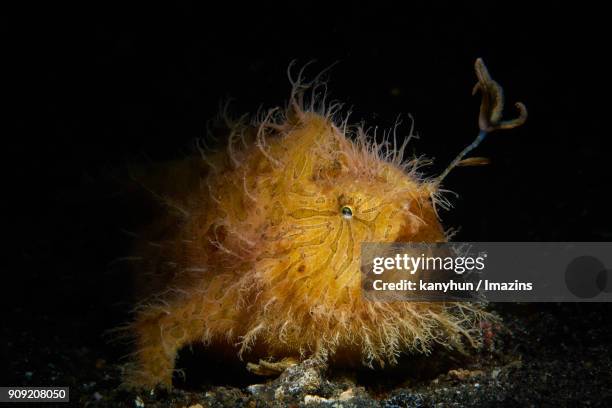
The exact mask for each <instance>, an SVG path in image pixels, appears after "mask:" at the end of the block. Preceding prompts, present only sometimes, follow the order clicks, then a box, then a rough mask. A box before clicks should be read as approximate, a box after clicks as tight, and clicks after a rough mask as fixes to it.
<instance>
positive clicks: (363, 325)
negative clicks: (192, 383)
mask: <svg viewBox="0 0 612 408" xmlns="http://www.w3.org/2000/svg"><path fill="white" fill-rule="evenodd" d="M475 69H476V76H477V79H478V81H477V83H476V85H475V87H474V89H473V92H474V93H480V95H481V98H482V102H481V105H480V114H479V120H478V124H479V129H480V132H479V133H478V136H477V137H476V139H475V140H474V141H473V142H472V143H471V144H470V145H468V146H467V147H466V148H465V149H464V150H463V151H462V152H461V153H460V154H459V155H458V156H457V157H456V158H455V159H454V160H453V161H452V162H451V163H450V164H449V166H448V167H447V168H446V170H444V171H443V172H442V174H440V175H439V176H437V177H433V178H427V177H424V176H423V175H422V174H421V172H420V170H419V169H420V167H421V166H422V165H423V160H422V159H419V158H412V159H409V160H405V159H404V153H405V148H406V146H407V143H408V141H409V140H410V138H411V136H412V129H411V134H410V135H409V136H408V137H406V138H404V139H403V142H401V143H400V142H398V138H397V136H396V132H395V129H393V130H392V131H390V132H388V133H386V134H385V137H384V140H383V141H382V142H380V141H377V140H376V138H375V137H371V136H369V135H367V132H366V131H365V130H364V129H363V127H360V126H350V125H349V124H348V116H346V117H345V118H344V119H342V118H340V119H339V117H340V111H341V107H342V105H341V104H340V103H337V102H327V101H326V92H325V90H326V85H325V83H324V82H323V81H321V80H320V76H319V77H317V78H315V80H313V81H311V82H306V81H305V80H304V78H303V71H304V69H302V70H301V71H299V73H298V74H297V75H293V73H292V64H291V65H290V66H289V69H288V76H289V81H290V83H291V86H292V88H291V94H290V98H289V101H288V103H287V105H286V106H285V107H284V108H282V109H281V108H274V109H270V110H268V111H265V112H263V113H261V112H260V113H259V114H258V115H255V117H253V118H249V117H248V116H247V115H245V116H242V117H241V118H239V119H237V120H233V119H230V118H229V117H228V116H227V115H226V114H225V113H222V114H221V115H220V116H221V118H222V119H223V120H224V127H225V132H224V134H223V141H224V142H223V144H222V145H223V146H222V147H221V148H218V149H217V150H214V149H210V148H209V147H208V145H209V144H210V143H211V140H210V139H209V140H200V141H198V143H196V145H197V149H194V154H193V155H191V156H189V157H185V158H184V159H181V160H177V161H174V162H171V163H168V164H167V165H165V166H163V168H162V167H160V168H155V169H152V170H150V171H148V172H144V173H142V174H139V175H135V176H134V177H133V178H134V180H135V181H137V182H138V183H139V184H140V185H142V186H144V187H145V188H146V190H147V191H148V192H150V193H151V197H152V201H154V203H155V205H157V206H158V207H159V209H160V211H159V213H158V214H157V215H156V216H155V217H154V221H153V222H151V223H150V224H149V225H147V226H146V228H144V229H143V230H142V231H141V232H140V234H139V235H138V238H137V239H136V240H135V244H134V249H133V252H134V257H133V258H134V259H138V260H139V261H138V262H134V268H135V270H136V271H135V272H136V275H137V283H138V291H139V293H140V294H139V299H138V300H139V302H138V304H137V306H136V307H135V309H134V318H133V320H132V321H131V322H130V323H128V324H127V325H126V326H125V327H124V329H125V331H126V332H127V333H129V335H130V336H132V337H133V338H134V345H135V348H136V349H135V352H134V354H133V358H132V361H131V362H130V363H129V364H127V365H126V368H125V377H124V383H125V384H126V385H128V386H134V387H149V388H151V387H156V386H161V387H172V376H173V372H174V370H175V360H176V357H177V352H178V351H179V350H180V349H181V348H183V347H185V346H188V345H190V344H194V343H202V344H204V345H205V346H206V347H209V348H211V349H212V350H219V351H220V352H229V353H230V354H231V355H234V356H238V357H239V358H241V359H242V360H244V361H245V363H248V364H247V368H248V369H249V370H251V371H253V372H255V373H259V374H269V373H270V372H273V371H274V370H275V369H278V368H279V367H283V366H284V365H287V364H292V363H294V362H300V361H304V360H307V359H311V360H312V361H318V362H320V363H321V364H328V365H334V364H348V365H351V364H363V365H366V366H374V365H377V366H383V365H385V364H394V363H397V361H398V356H399V355H400V354H401V353H428V352H429V351H430V350H431V348H432V347H433V346H434V345H436V344H441V345H443V346H446V347H449V348H455V349H463V348H464V347H466V346H468V347H474V348H478V347H479V346H480V345H481V343H482V333H481V323H482V321H483V320H487V319H492V318H494V317H493V316H492V315H491V314H490V313H489V312H487V311H486V310H485V308H484V306H482V305H479V304H470V303H452V302H451V303H443V302H432V303H428V302H391V303H382V302H381V303H377V302H369V301H367V300H366V299H365V298H364V297H363V296H362V294H361V285H360V259H359V254H360V245H361V243H362V242H444V241H447V240H448V236H447V235H446V233H445V230H444V228H443V227H442V224H441V222H440V220H439V218H438V215H437V212H436V207H437V206H444V205H445V204H447V202H446V201H445V199H444V198H443V197H442V191H443V190H442V189H441V183H442V181H443V180H444V179H445V177H446V176H447V175H448V174H449V172H450V171H451V170H452V169H454V168H455V167H457V166H462V165H478V164H483V163H484V160H483V159H481V158H467V155H468V154H469V153H470V152H471V151H472V150H473V149H474V148H476V147H477V146H478V145H479V144H480V143H481V142H482V140H483V139H484V138H485V137H486V136H487V135H488V134H490V133H491V132H494V131H496V130H503V129H511V128H514V127H517V126H520V125H521V124H523V123H524V122H525V120H526V116H527V111H526V108H525V106H524V105H523V104H521V103H517V104H516V108H517V109H518V112H519V114H518V117H517V118H516V119H513V120H503V119H502V110H503V104H504V98H503V93H502V88H501V87H500V86H499V84H497V83H496V82H495V81H494V80H493V79H491V76H490V75H489V73H488V71H487V69H486V67H485V65H484V63H483V61H482V60H481V59H478V60H476V63H475ZM216 133H217V136H216V138H217V139H220V138H219V132H216ZM218 141H219V140H218ZM218 144H219V143H218Z"/></svg>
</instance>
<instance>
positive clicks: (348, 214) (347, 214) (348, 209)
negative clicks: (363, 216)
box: [340, 205, 353, 218]
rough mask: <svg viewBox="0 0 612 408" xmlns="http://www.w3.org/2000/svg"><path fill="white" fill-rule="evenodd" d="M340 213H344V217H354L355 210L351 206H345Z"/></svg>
mask: <svg viewBox="0 0 612 408" xmlns="http://www.w3.org/2000/svg"><path fill="white" fill-rule="evenodd" d="M340 213H342V217H344V218H353V210H352V209H351V207H349V206H346V205H345V206H344V207H342V208H341V209H340Z"/></svg>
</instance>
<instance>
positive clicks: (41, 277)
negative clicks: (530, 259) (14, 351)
mask: <svg viewBox="0 0 612 408" xmlns="http://www.w3.org/2000/svg"><path fill="white" fill-rule="evenodd" d="M494 3H495V4H494ZM572 4H573V6H568V5H563V6H561V5H560V3H555V2H540V3H539V7H538V8H537V9H535V8H534V5H533V4H530V3H520V2H504V3H500V4H498V3H497V2H490V3H472V2H469V3H467V4H464V5H459V4H456V3H455V2H449V3H444V2H422V3H421V2H410V4H409V5H407V4H403V5H402V6H400V5H399V3H398V4H397V5H395V6H391V5H389V6H383V5H380V6H379V5H372V4H369V5H368V6H362V5H358V4H356V3H351V4H348V5H345V6H343V7H340V6H337V7H336V8H333V7H330V6H316V5H314V4H307V3H300V4H299V5H295V6H293V7H287V6H271V5H265V4H257V6H256V7H254V6H253V5H251V6H245V5H243V4H240V3H235V4H218V3H217V2H215V4H205V3H203V2H202V3H198V5H195V4H189V3H172V4H167V5H165V6H158V5H153V4H148V3H143V4H135V3H132V4H129V5H128V4H115V5H111V4H110V3H106V2H103V3H98V4H97V5H91V6H88V7H87V8H85V7H83V6H82V5H76V4H72V5H67V4H64V5H55V4H54V5H52V6H51V5H47V6H44V7H43V6H39V5H35V4H32V5H29V6H25V7H23V8H21V9H19V10H8V11H7V13H6V14H5V24H3V26H4V28H3V31H4V34H3V37H4V42H5V47H3V48H4V50H3V56H4V57H3V63H2V65H3V66H4V68H7V71H6V72H5V74H4V75H3V84H4V86H3V88H4V89H5V92H3V94H4V98H3V99H5V101H6V102H8V105H9V108H8V109H7V110H5V114H6V118H5V120H4V121H5V124H6V125H8V130H7V131H6V132H5V134H4V135H3V145H4V148H3V153H4V154H3V156H4V160H3V161H4V165H5V166H6V170H5V171H4V176H5V179H6V181H5V191H7V194H6V195H5V196H4V199H3V201H5V202H7V203H8V204H9V208H10V209H9V210H7V212H6V215H8V219H7V223H6V225H7V226H9V228H8V229H6V230H5V234H6V235H5V237H6V238H8V240H9V241H10V246H9V247H8V248H10V249H11V253H10V254H9V256H8V257H6V258H5V261H8V262H7V265H6V268H3V273H4V274H5V275H6V277H14V278H16V279H15V281H16V283H15V284H14V285H13V286H10V287H9V285H7V286H5V288H4V289H3V291H4V292H5V295H6V296H5V299H9V302H10V307H9V308H8V309H5V310H8V311H9V318H8V321H9V322H10V323H11V324H7V325H6V328H5V330H6V334H7V335H8V336H9V337H10V338H13V339H15V340H14V341H16V342H17V341H21V342H23V344H24V346H23V347H24V348H23V351H24V353H34V351H33V350H34V349H36V348H37V347H38V343H37V342H36V340H30V342H31V343H28V342H26V341H25V340H23V339H22V340H17V339H18V338H21V337H20V336H24V334H23V333H26V334H25V336H26V337H28V338H30V339H36V338H40V337H44V338H45V339H51V338H53V336H57V335H58V334H60V336H59V338H60V340H58V341H60V342H70V341H72V342H73V343H74V344H77V345H78V344H89V345H93V346H92V347H96V346H95V345H98V347H100V348H101V349H102V350H106V351H103V352H101V353H102V354H103V355H105V356H106V357H107V358H108V356H109V355H110V356H112V355H113V353H118V354H120V353H121V350H119V351H117V350H115V349H112V348H110V349H107V347H110V346H107V345H106V342H105V341H104V340H103V338H102V337H101V336H100V333H101V332H102V330H104V329H107V328H109V327H112V326H113V325H115V324H117V323H118V322H120V321H121V320H122V318H125V315H124V314H123V313H124V311H125V308H126V303H125V300H126V298H127V295H128V294H129V285H128V283H127V280H126V279H125V277H124V276H123V275H118V274H117V272H116V271H114V268H113V267H112V265H113V263H112V261H113V259H115V258H117V257H120V256H124V255H126V252H125V251H126V248H127V242H128V241H127V239H126V238H125V237H124V236H122V235H121V234H120V233H119V230H120V229H121V228H122V226H123V222H124V218H125V216H124V215H122V214H121V208H120V207H121V206H120V205H119V204H117V202H116V201H114V196H113V192H112V189H108V188H107V187H106V185H105V184H104V183H103V181H104V180H105V177H106V176H107V175H108V174H111V173H113V171H114V169H116V168H120V167H121V166H124V165H125V164H126V163H129V162H134V161H138V160H141V159H142V158H143V157H148V158H150V159H152V160H154V161H159V160H164V159H168V158H172V157H177V156H180V155H181V154H183V153H182V152H184V151H185V150H186V148H187V147H188V146H189V143H190V142H191V141H192V140H193V138H195V137H199V136H201V135H202V134H203V132H204V129H205V123H206V120H208V119H210V118H211V117H213V116H214V115H215V114H216V112H217V108H218V103H219V101H220V100H221V99H222V98H224V97H227V96H230V97H233V98H234V99H235V102H234V103H233V104H232V107H231V111H232V112H234V113H235V114H237V115H239V114H242V113H243V112H254V111H255V110H256V109H257V107H258V106H259V105H260V104H263V105H264V106H266V107H271V106H276V105H281V104H283V103H284V102H285V101H286V99H287V97H288V92H289V89H290V87H289V83H288V81H287V78H286V68H287V66H288V64H289V62H290V61H291V60H293V59H296V60H297V62H298V65H302V64H304V63H306V62H308V61H310V60H316V63H314V64H313V65H311V68H310V69H309V71H307V74H310V75H312V76H314V75H315V74H316V73H317V72H318V71H320V70H321V69H323V68H325V67H327V66H328V65H330V64H331V63H334V62H336V61H338V64H337V65H336V66H335V67H334V68H333V69H332V70H331V73H330V85H329V89H330V91H331V94H332V97H334V98H336V99H338V100H341V101H343V102H345V103H346V105H347V106H348V107H350V108H351V109H352V111H353V112H354V113H353V115H352V118H353V119H354V121H356V122H357V121H360V120H362V119H363V120H365V121H366V123H367V124H369V125H374V126H375V125H378V126H380V127H382V128H388V127H390V126H392V124H393V122H394V120H395V118H396V116H397V115H398V114H402V116H403V117H404V118H406V115H407V114H408V113H411V114H412V115H413V116H414V118H415V120H416V130H417V132H418V133H419V135H420V139H419V140H416V141H415V142H414V143H413V144H412V146H411V147H412V150H411V152H415V153H418V154H426V155H427V156H429V157H434V158H435V159H436V161H435V164H434V165H433V166H432V167H430V168H428V169H425V170H426V172H428V173H429V174H431V175H435V174H438V173H439V172H440V171H441V170H442V169H443V168H444V167H445V166H446V164H448V162H449V161H450V160H452V158H453V157H454V156H455V154H456V153H457V152H459V151H460V150H461V149H462V148H463V147H464V146H465V145H467V144H468V143H470V142H471V140H472V139H473V138H474V137H475V135H476V134H477V131H478V129H477V115H478V107H479V98H478V97H473V96H471V89H472V86H473V85H474V83H475V76H474V72H473V62H474V60H475V59H476V58H477V57H482V58H484V60H485V62H486V63H487V65H488V67H489V69H490V72H491V74H492V76H493V77H494V79H496V80H497V81H498V82H499V83H500V84H501V85H502V86H503V87H504V89H505V91H506V97H507V102H508V109H507V112H506V115H507V116H508V117H511V116H514V114H515V111H514V110H513V108H512V103H513V102H515V101H522V102H524V103H525V105H526V106H527V108H528V110H529V119H528V122H527V124H526V125H525V126H523V127H521V128H519V129H515V130H512V131H508V132H500V133H494V134H492V135H491V136H490V137H489V138H488V139H487V140H486V141H485V142H484V143H483V145H482V146H481V147H480V148H479V149H478V151H476V152H474V155H477V156H486V157H489V158H490V159H491V160H492V163H491V165H490V166H487V167H478V168H459V169H457V170H455V171H454V172H453V173H452V174H451V175H450V176H449V177H448V179H447V180H446V183H445V184H446V187H447V188H449V189H451V190H453V191H455V192H457V193H458V194H459V198H457V199H454V198H453V199H452V201H453V204H454V205H455V208H453V209H452V210H451V211H449V212H442V214H441V216H442V219H443V222H444V224H445V225H446V226H448V227H460V231H459V234H458V235H457V236H456V237H455V239H456V240H464V241H609V240H610V239H611V237H612V223H611V221H612V220H611V216H610V211H609V209H610V198H609V194H608V190H609V188H610V185H611V179H612V177H611V172H610V159H609V157H608V156H609V149H608V143H607V142H608V139H609V137H610V135H609V127H608V123H609V109H608V105H609V99H608V98H607V91H606V89H607V87H608V85H609V75H608V72H609V71H608V69H607V67H606V66H605V60H606V59H607V57H608V54H609V40H608V38H607V36H608V29H607V28H608V27H607V25H608V24H609V23H608V22H607V21H606V13H605V12H603V10H602V9H598V8H594V7H593V6H592V5H589V4H586V3H585V4H580V7H578V5H577V3H572ZM394 90H395V91H394ZM398 91H399V92H398ZM408 129H409V124H408V122H407V121H405V122H404V127H403V128H401V129H400V134H402V131H403V133H404V134H407V132H408ZM103 185H104V187H103ZM450 198H452V197H450ZM122 217H123V218H122ZM10 227H14V228H10ZM109 265H110V266H109ZM33 325H36V326H38V327H40V328H41V329H40V331H39V332H37V331H36V329H31V327H32V326H33ZM31 330H34V332H33V333H34V334H32V332H31ZM67 331H69V332H70V333H71V335H70V336H68V339H66V338H65V337H66V336H65V333H66V332H67ZM28 333H29V334H28ZM62 336H63V337H62ZM45 341H46V340H45ZM28 347H30V348H28ZM51 353H53V351H51ZM104 353H106V354H104ZM34 354H35V353H34ZM32 359H33V360H35V357H34V356H33V357H32ZM40 359H41V360H40V361H41V362H42V361H45V359H44V358H43V357H40ZM31 364H34V363H31ZM41 364H42V363H41ZM18 369H20V368H19V367H17V368H15V370H18Z"/></svg>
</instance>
